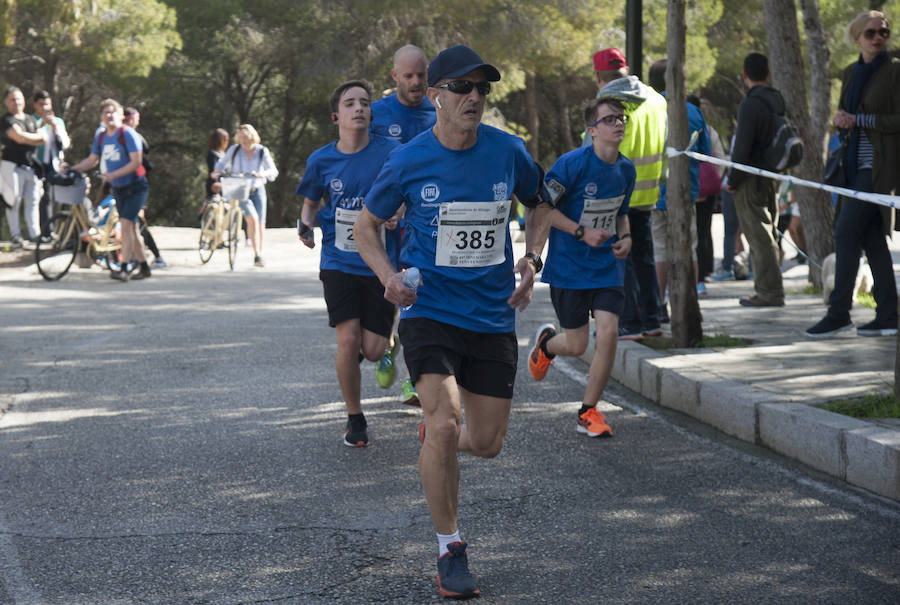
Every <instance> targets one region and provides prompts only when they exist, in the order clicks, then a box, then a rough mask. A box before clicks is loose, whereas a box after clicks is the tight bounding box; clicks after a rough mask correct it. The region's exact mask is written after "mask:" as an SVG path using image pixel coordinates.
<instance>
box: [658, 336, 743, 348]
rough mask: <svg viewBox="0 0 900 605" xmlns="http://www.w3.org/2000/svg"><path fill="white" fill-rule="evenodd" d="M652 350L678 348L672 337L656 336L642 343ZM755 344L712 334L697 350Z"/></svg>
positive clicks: (703, 339) (701, 341)
mask: <svg viewBox="0 0 900 605" xmlns="http://www.w3.org/2000/svg"><path fill="white" fill-rule="evenodd" d="M641 344H644V345H646V346H648V347H650V348H651V349H654V350H656V351H670V350H672V349H676V348H678V347H677V346H676V345H675V341H674V340H673V339H672V337H671V336H656V337H653V338H645V339H643V340H642V341H641ZM751 344H753V341H751V340H748V339H746V338H741V337H739V336H729V335H728V334H712V335H709V334H707V335H704V336H703V337H702V338H701V339H700V342H699V343H698V344H697V346H696V347H695V348H698V349H718V348H723V347H747V346H750V345H751Z"/></svg>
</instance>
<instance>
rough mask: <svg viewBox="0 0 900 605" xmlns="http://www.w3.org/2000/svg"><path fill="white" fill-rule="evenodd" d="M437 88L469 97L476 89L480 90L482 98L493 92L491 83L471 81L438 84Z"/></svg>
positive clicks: (452, 81)
mask: <svg viewBox="0 0 900 605" xmlns="http://www.w3.org/2000/svg"><path fill="white" fill-rule="evenodd" d="M435 88H446V89H447V90H449V91H450V92H453V93H456V94H458V95H467V94H469V93H470V92H472V89H473V88H476V89H478V94H480V95H481V96H482V97H486V96H488V94H489V93H490V92H491V83H490V82H473V81H471V80H451V81H449V82H445V83H444V84H438V85H437V86H435Z"/></svg>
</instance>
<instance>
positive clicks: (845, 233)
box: [828, 170, 897, 326]
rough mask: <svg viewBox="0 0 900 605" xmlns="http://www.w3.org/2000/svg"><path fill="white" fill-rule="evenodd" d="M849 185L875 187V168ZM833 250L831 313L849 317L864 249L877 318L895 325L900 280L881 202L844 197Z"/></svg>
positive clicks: (859, 173) (864, 188) (839, 317)
mask: <svg viewBox="0 0 900 605" xmlns="http://www.w3.org/2000/svg"><path fill="white" fill-rule="evenodd" d="M848 187H849V188H850V189H854V190H856V191H872V171H871V170H859V171H857V173H856V175H855V178H854V179H853V182H852V183H850V184H849V185H848ZM834 252H835V266H834V290H832V291H831V296H830V297H829V299H828V315H829V316H830V317H832V318H834V319H837V320H840V321H847V320H849V319H850V306H851V305H852V304H853V288H854V286H855V285H856V274H857V272H858V271H859V255H860V253H861V252H865V253H866V258H867V259H868V261H869V268H870V269H871V270H872V277H873V278H874V280H875V285H874V287H873V288H872V296H873V297H874V298H875V303H876V305H877V307H876V309H875V318H876V319H877V320H878V321H879V322H884V323H888V324H893V325H895V326H896V325H897V282H896V280H895V278H894V265H893V261H892V260H891V252H890V250H888V245H887V241H886V240H885V235H884V219H883V218H882V216H881V210H880V208H879V206H878V205H876V204H871V203H869V202H864V201H862V200H857V199H853V198H846V197H845V198H842V199H841V209H840V212H839V214H838V217H837V221H835V224H834Z"/></svg>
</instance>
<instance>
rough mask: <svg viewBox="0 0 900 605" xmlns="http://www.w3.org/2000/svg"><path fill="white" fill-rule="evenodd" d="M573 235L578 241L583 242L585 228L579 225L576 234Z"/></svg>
mask: <svg viewBox="0 0 900 605" xmlns="http://www.w3.org/2000/svg"><path fill="white" fill-rule="evenodd" d="M572 235H574V236H575V239H576V240H578V241H581V238H583V237H584V226H583V225H578V226H577V227H575V233H573V234H572Z"/></svg>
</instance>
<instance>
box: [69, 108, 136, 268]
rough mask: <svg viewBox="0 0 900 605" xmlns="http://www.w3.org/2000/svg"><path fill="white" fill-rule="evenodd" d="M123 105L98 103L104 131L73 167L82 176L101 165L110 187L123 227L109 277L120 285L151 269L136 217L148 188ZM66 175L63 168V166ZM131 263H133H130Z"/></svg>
mask: <svg viewBox="0 0 900 605" xmlns="http://www.w3.org/2000/svg"><path fill="white" fill-rule="evenodd" d="M123 117H124V116H123V109H122V105H121V104H120V103H119V102H118V101H116V100H114V99H104V100H103V101H101V102H100V119H101V121H102V123H103V125H104V128H102V129H100V130H99V131H98V132H97V133H96V134H95V135H94V143H93V145H92V146H91V153H90V155H88V157H86V158H85V159H83V160H81V161H80V162H79V163H77V164H75V165H74V166H72V170H74V171H76V172H81V173H84V172H85V171H87V170H91V169H93V168H94V167H96V166H97V165H98V164H99V165H100V178H101V179H102V180H103V181H104V182H108V183H109V184H110V186H112V192H113V196H114V197H115V198H116V206H117V207H118V209H119V219H120V221H121V224H122V252H121V254H122V267H121V269H119V270H118V271H113V272H112V273H110V277H112V278H113V279H117V280H119V281H129V280H130V279H146V278H148V277H150V275H151V272H150V265H148V264H147V259H146V257H145V256H144V246H143V245H142V240H141V234H140V231H139V229H138V222H137V220H138V213H139V212H140V211H141V208H143V207H144V202H146V201H147V193H148V192H149V190H150V185H149V184H148V183H147V171H146V169H145V168H144V166H143V161H142V160H143V146H142V144H141V139H140V137H139V136H138V134H137V133H136V132H135V131H134V129H133V128H131V127H130V126H125V125H123V123H122V119H123ZM62 169H63V171H64V172H65V171H66V170H67V169H68V166H67V165H66V164H63V166H62ZM129 261H132V262H129Z"/></svg>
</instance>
